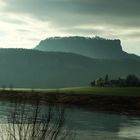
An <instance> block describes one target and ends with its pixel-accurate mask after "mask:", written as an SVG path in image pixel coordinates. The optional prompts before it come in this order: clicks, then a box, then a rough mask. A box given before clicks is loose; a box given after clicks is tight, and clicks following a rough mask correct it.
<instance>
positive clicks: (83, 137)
mask: <svg viewBox="0 0 140 140" xmlns="http://www.w3.org/2000/svg"><path fill="white" fill-rule="evenodd" d="M24 105H25V103H20V104H19V103H18V104H16V106H15V104H13V103H10V102H0V117H1V119H0V120H1V128H4V126H2V125H3V124H5V123H6V121H5V119H6V118H7V117H6V116H8V122H9V123H10V124H12V123H13V122H16V124H18V125H19V124H20V125H23V124H24V129H23V130H24V131H23V130H22V133H23V132H25V130H26V131H27V130H30V131H28V132H30V135H31V134H33V133H34V134H35V133H36V132H35V131H36V129H38V128H39V131H40V130H41V131H40V132H42V130H44V129H43V127H44V126H43V125H44V124H47V125H48V120H47V119H48V118H49V117H48V116H49V114H50V117H52V118H51V120H49V126H50V127H52V128H53V130H55V131H56V132H57V133H59V135H58V136H64V135H65V134H66V135H67V136H69V138H68V139H75V140H94V139H97V140H137V139H140V118H139V117H134V116H126V115H122V114H110V113H103V112H95V111H89V110H87V109H83V108H76V107H68V106H59V105H57V106H56V105H54V104H52V105H51V106H50V104H48V105H47V106H46V105H44V104H40V103H39V104H38V103H37V104H35V103H33V104H26V105H25V106H24ZM38 105H39V106H38ZM36 106H38V107H37V108H36ZM23 108H24V111H23V110H22V111H21V109H23ZM13 109H14V110H13ZM17 110H18V112H17ZM19 110H20V112H19ZM11 111H12V112H11ZM14 112H17V113H14ZM36 112H39V113H37V116H36ZM50 112H51V113H50ZM9 114H11V115H9ZM22 114H24V115H22ZM35 116H36V117H35ZM23 118H24V119H25V118H26V119H25V120H26V121H25V120H24V122H22V121H21V120H22V119H23ZM33 118H37V120H36V121H35V120H34V119H33ZM40 120H43V122H39V121H40ZM21 122H22V123H21ZM34 122H36V124H35V130H33V124H34ZM44 122H47V123H44ZM54 122H55V123H54ZM54 124H55V125H54ZM18 125H17V126H16V127H17V128H20V125H19V126H18ZM28 125H30V127H29V128H28V129H27V126H28ZM47 125H45V127H46V126H47ZM39 126H41V127H39ZM14 127H15V126H14ZM54 128H55V129H54ZM58 128H59V132H58ZM6 129H7V128H6ZM12 129H13V126H12ZM64 130H66V131H64ZM12 131H13V130H12ZM33 131H34V132H33ZM52 132H54V131H52ZM46 133H48V129H47V131H46ZM75 133H76V135H75ZM3 134H4V135H7V134H6V133H3ZM18 135H19V132H18ZM57 138H58V137H57ZM46 139H47V140H48V134H47V138H46ZM59 139H60V137H59ZM65 139H66V138H65V137H64V140H65ZM7 140H8V139H7ZM37 140H39V138H37Z"/></svg>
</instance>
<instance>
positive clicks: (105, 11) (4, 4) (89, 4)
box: [0, 0, 140, 55]
mask: <svg viewBox="0 0 140 140" xmlns="http://www.w3.org/2000/svg"><path fill="white" fill-rule="evenodd" d="M139 7H140V0H0V47H1V48H33V47H35V46H36V45H37V44H38V43H39V42H40V41H41V40H44V39H45V38H48V37H54V36H88V37H94V36H100V37H103V38H107V39H120V40H121V42H122V46H123V50H124V51H127V52H128V53H135V54H137V55H140V10H139Z"/></svg>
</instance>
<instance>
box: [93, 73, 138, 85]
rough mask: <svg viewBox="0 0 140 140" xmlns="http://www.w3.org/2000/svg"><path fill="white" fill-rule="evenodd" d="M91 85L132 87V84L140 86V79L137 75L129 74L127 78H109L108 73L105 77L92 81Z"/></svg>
mask: <svg viewBox="0 0 140 140" xmlns="http://www.w3.org/2000/svg"><path fill="white" fill-rule="evenodd" d="M91 86H97V87H109V86H110V87H130V86H140V79H139V78H138V77H137V76H135V75H128V76H127V77H126V78H125V79H123V78H118V79H115V80H109V78H108V75H106V76H105V79H103V78H98V79H96V80H94V81H92V82H91Z"/></svg>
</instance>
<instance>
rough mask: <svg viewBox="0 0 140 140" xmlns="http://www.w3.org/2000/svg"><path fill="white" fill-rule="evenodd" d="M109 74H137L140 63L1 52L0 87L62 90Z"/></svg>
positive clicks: (53, 54)
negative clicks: (61, 88) (11, 86)
mask: <svg viewBox="0 0 140 140" xmlns="http://www.w3.org/2000/svg"><path fill="white" fill-rule="evenodd" d="M106 74H108V75H109V77H110V78H118V77H124V76H126V75H128V74H136V75H137V76H139V77H140V61H139V60H134V59H116V60H114V59H93V58H89V57H85V56H82V55H78V54H73V53H64V52H43V51H38V50H27V49H0V87H2V86H6V87H9V86H10V85H11V84H12V85H13V87H22V88H60V87H72V86H86V85H89V83H90V82H91V81H92V80H94V79H97V78H99V77H104V76H105V75H106Z"/></svg>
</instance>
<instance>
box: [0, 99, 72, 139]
mask: <svg viewBox="0 0 140 140" xmlns="http://www.w3.org/2000/svg"><path fill="white" fill-rule="evenodd" d="M10 105H11V108H10V109H9V111H8V112H7V113H6V114H5V118H6V117H7V121H6V119H4V122H5V125H4V123H3V124H2V125H1V128H2V129H1V133H0V134H1V139H2V140H60V139H61V140H63V139H70V140H71V139H73V137H74V135H73V133H71V131H70V130H68V129H66V128H64V123H65V107H64V106H62V105H61V104H54V103H48V104H47V105H46V104H42V103H41V100H40V99H36V100H34V101H33V102H32V104H29V103H28V100H26V99H22V100H21V99H19V100H14V102H13V103H11V104H10Z"/></svg>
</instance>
